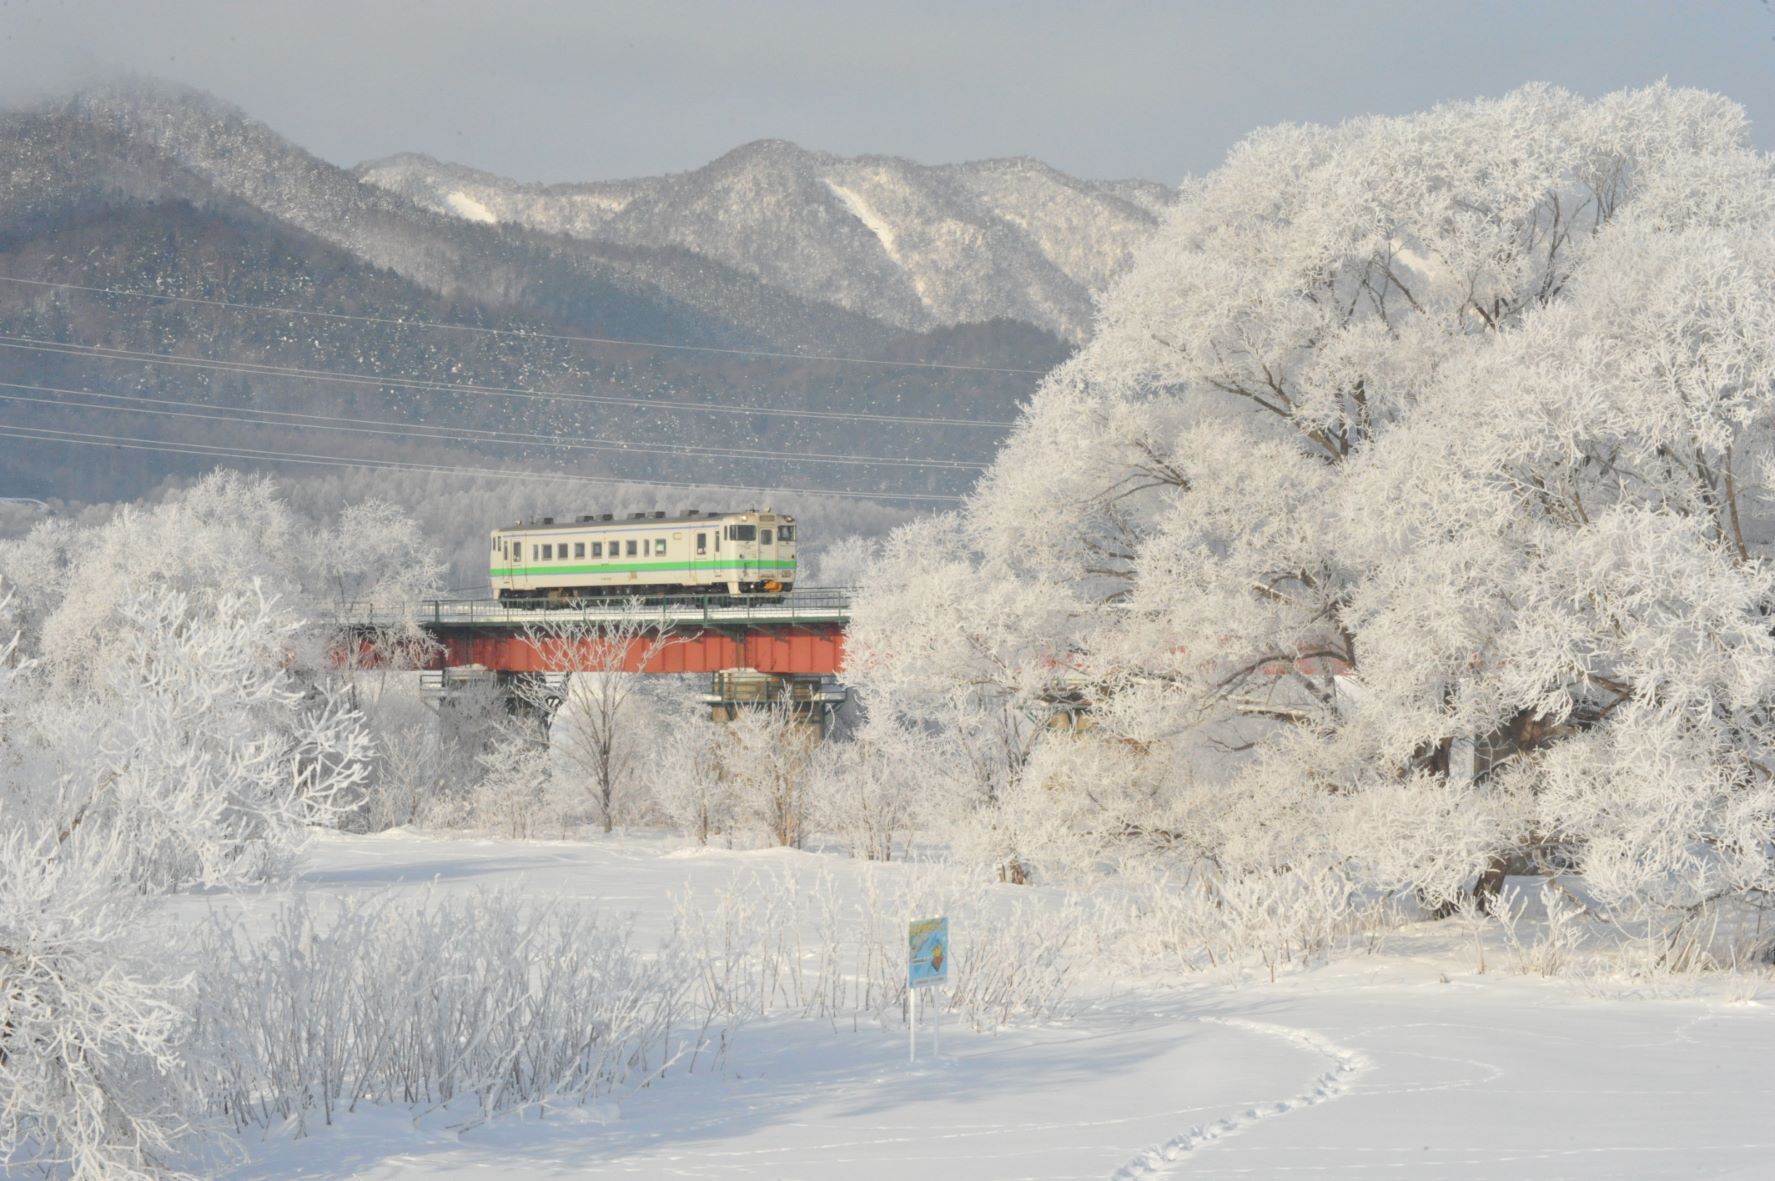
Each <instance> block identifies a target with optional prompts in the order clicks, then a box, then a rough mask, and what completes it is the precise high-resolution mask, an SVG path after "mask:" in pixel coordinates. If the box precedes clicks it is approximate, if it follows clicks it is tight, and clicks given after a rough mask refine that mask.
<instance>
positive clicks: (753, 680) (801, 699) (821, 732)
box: [703, 668, 850, 742]
mask: <svg viewBox="0 0 1775 1181" xmlns="http://www.w3.org/2000/svg"><path fill="white" fill-rule="evenodd" d="M849 695H850V694H849V690H847V689H846V688H845V687H844V686H843V685H840V684H839V683H838V682H837V681H836V680H834V679H833V678H831V677H827V676H799V675H779V674H777V673H762V672H759V671H758V670H757V669H752V668H730V669H723V670H722V671H721V672H718V673H715V674H714V675H713V676H712V677H711V678H710V680H709V691H708V692H707V693H705V694H703V702H704V704H706V705H707V706H708V707H709V716H710V717H712V718H714V719H715V720H716V721H717V722H731V721H733V720H734V719H735V718H737V717H738V716H739V714H740V711H741V710H746V709H769V708H773V707H775V708H786V709H788V710H789V711H790V712H791V713H792V714H793V715H794V717H795V720H796V721H797V722H799V723H800V724H801V725H803V726H805V727H806V733H807V736H808V738H809V739H811V740H812V741H814V742H819V741H821V740H823V739H824V738H825V737H826V736H827V735H829V734H830V733H831V732H832V725H833V722H834V720H835V719H836V717H837V714H838V709H839V707H840V706H842V705H843V704H844V702H845V700H846V699H847V698H848V697H849Z"/></svg>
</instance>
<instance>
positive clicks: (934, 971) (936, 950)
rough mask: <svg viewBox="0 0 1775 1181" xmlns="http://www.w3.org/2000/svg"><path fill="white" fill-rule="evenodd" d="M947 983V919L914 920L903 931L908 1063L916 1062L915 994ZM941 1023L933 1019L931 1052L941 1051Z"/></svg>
mask: <svg viewBox="0 0 1775 1181" xmlns="http://www.w3.org/2000/svg"><path fill="white" fill-rule="evenodd" d="M948 982H949V919H948V917H947V916H945V917H943V918H935V919H916V920H914V921H913V922H912V923H910V924H909V925H908V926H907V928H906V1006H907V1012H908V1020H907V1037H908V1046H907V1061H908V1062H917V1061H918V992H919V989H921V988H930V987H932V986H933V985H938V984H947V983H948ZM942 1039H943V1022H942V1019H941V1018H940V1017H938V1018H936V1019H934V1023H933V1026H932V1033H931V1052H932V1053H941V1052H942V1050H943V1040H942Z"/></svg>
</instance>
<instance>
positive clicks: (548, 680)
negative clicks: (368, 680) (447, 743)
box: [419, 664, 568, 734]
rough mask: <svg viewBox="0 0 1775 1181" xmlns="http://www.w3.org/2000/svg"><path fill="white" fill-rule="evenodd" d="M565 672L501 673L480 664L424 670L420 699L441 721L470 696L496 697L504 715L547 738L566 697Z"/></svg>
mask: <svg viewBox="0 0 1775 1181" xmlns="http://www.w3.org/2000/svg"><path fill="white" fill-rule="evenodd" d="M567 676H568V674H566V673H564V672H518V673H513V672H502V671H500V670H498V669H491V668H483V667H482V666H480V665H478V664H470V665H462V666H459V667H455V668H437V669H424V670H422V671H421V672H420V674H419V697H420V699H421V700H422V701H424V702H425V703H426V704H427V705H430V706H431V707H432V710H433V712H435V713H436V714H437V715H438V717H439V719H440V720H442V719H443V718H444V717H445V715H446V714H447V712H448V711H451V710H453V709H455V708H456V707H457V705H458V704H459V703H460V702H461V701H462V700H463V699H464V698H465V697H467V696H468V695H470V694H478V693H488V694H493V695H496V696H497V697H498V698H499V701H500V704H501V705H502V706H503V707H504V709H505V712H506V713H507V714H509V715H510V716H511V717H513V718H519V719H522V720H523V721H526V722H530V723H533V724H534V725H535V726H536V728H537V732H538V733H539V734H547V733H548V729H549V724H550V723H551V722H552V721H553V720H554V717H555V711H556V710H557V709H559V708H560V706H561V702H562V701H563V700H565V699H566V696H567Z"/></svg>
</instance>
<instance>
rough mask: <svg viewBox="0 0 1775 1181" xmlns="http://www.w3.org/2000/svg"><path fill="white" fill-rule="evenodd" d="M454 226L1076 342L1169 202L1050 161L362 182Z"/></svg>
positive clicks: (713, 164) (406, 177)
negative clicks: (665, 250) (503, 229)
mask: <svg viewBox="0 0 1775 1181" xmlns="http://www.w3.org/2000/svg"><path fill="white" fill-rule="evenodd" d="M353 173H354V175H356V176H358V177H359V178H360V179H362V180H364V181H366V182H367V183H369V184H371V185H374V186H377V187H380V188H383V189H386V190H388V191H390V192H394V193H398V194H400V195H401V196H404V197H406V198H407V199H409V200H411V201H413V202H414V203H415V204H416V205H418V206H420V207H421V208H425V209H428V210H431V211H432V212H434V213H437V214H439V215H441V216H448V217H455V218H457V219H460V220H463V221H471V222H478V223H481V224H493V225H511V224H515V225H522V226H524V227H526V228H529V229H534V230H539V231H541V232H545V233H550V234H557V235H560V236H562V237H566V238H572V239H575V240H579V241H585V242H611V243H620V244H623V245H628V246H640V247H663V246H677V247H682V248H686V249H692V250H694V251H696V252H698V253H700V254H703V255H705V256H707V257H710V258H713V259H715V260H716V261H718V262H721V263H723V264H725V265H728V266H731V267H733V268H735V269H737V270H739V271H741V272H743V273H747V274H751V275H754V276H757V277H758V278H760V279H762V280H763V281H765V282H767V283H769V284H771V285H772V286H775V287H778V288H781V289H783V290H786V291H790V292H792V293H794V294H796V295H798V296H800V297H801V298H803V299H807V300H809V301H813V302H820V303H829V304H833V305H836V306H838V307H841V308H845V309H847V310H850V311H855V312H859V313H863V314H868V315H870V316H871V317H872V318H875V319H878V320H883V321H885V322H887V323H890V324H893V325H894V326H896V327H900V328H905V329H913V330H922V329H927V328H931V327H935V326H939V325H953V324H958V323H964V322H968V321H979V320H992V319H1021V320H1025V321H1028V322H1030V323H1034V324H1037V325H1039V326H1041V327H1043V328H1046V329H1048V330H1049V331H1053V332H1056V333H1058V334H1059V335H1061V336H1063V337H1066V338H1068V339H1071V340H1075V341H1076V340H1078V339H1080V338H1082V336H1083V335H1084V334H1085V333H1086V332H1087V331H1088V329H1089V324H1090V316H1091V311H1092V298H1093V295H1094V293H1095V292H1096V291H1099V290H1101V289H1102V288H1103V287H1104V286H1105V285H1106V284H1107V283H1108V282H1109V280H1110V279H1111V278H1112V277H1113V276H1114V274H1115V273H1116V272H1117V271H1119V270H1120V268H1121V267H1122V266H1123V265H1124V264H1125V263H1126V260H1127V257H1128V254H1129V252H1130V251H1131V250H1132V248H1133V247H1134V246H1135V245H1136V244H1138V242H1139V240H1140V239H1141V238H1143V237H1144V236H1145V234H1146V233H1148V232H1150V231H1151V229H1152V228H1153V227H1154V226H1155V225H1156V223H1157V219H1158V217H1159V216H1160V214H1161V213H1162V212H1163V210H1164V208H1165V205H1166V204H1167V203H1168V201H1169V199H1170V197H1171V191H1170V190H1168V189H1166V188H1165V187H1164V186H1161V185H1158V184H1155V183H1151V182H1145V181H1087V180H1081V179H1079V178H1076V177H1070V176H1067V175H1066V174H1064V173H1061V172H1059V171H1057V170H1055V169H1053V168H1050V167H1049V166H1047V165H1046V164H1043V163H1042V162H1041V161H1039V160H1033V159H1030V158H1028V157H1005V158H995V159H988V160H980V161H971V162H966V163H961V164H940V165H923V164H917V163H915V162H913V161H910V160H906V159H904V158H901V157H895V156H885V155H863V156H855V157H844V156H839V155H835V154H833V153H829V152H822V151H818V150H815V149H809V148H803V147H801V146H799V145H797V144H794V143H792V142H790V141H787V140H781V139H762V140H754V141H752V142H750V143H747V144H742V145H740V146H739V147H736V148H733V149H731V150H730V151H728V152H726V153H723V154H722V155H721V156H718V157H716V158H715V159H714V160H712V161H710V162H709V163H707V164H705V165H703V166H701V167H699V168H695V169H691V170H689V171H686V172H678V173H670V174H664V175H660V176H652V177H636V178H629V179H622V180H609V181H585V182H555V183H548V184H538V183H529V182H520V181H516V180H511V179H509V178H506V177H502V176H499V175H498V174H496V173H492V172H488V171H486V170H483V169H478V168H474V167H472V166H469V165H463V164H456V163H451V162H445V161H440V160H437V159H436V158H435V157H431V156H428V155H424V154H421V153H399V154H396V155H393V156H387V157H383V158H381V159H378V160H372V161H367V162H365V163H363V164H360V165H358V166H357V167H356V168H355V169H353Z"/></svg>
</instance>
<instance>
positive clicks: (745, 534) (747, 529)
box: [733, 525, 758, 541]
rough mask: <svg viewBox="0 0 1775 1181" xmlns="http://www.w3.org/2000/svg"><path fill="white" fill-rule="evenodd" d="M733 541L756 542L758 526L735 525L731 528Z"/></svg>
mask: <svg viewBox="0 0 1775 1181" xmlns="http://www.w3.org/2000/svg"><path fill="white" fill-rule="evenodd" d="M733 539H734V540H735V541H757V540H758V526H756V525H735V526H734V527H733Z"/></svg>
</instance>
